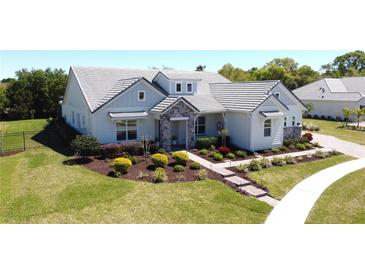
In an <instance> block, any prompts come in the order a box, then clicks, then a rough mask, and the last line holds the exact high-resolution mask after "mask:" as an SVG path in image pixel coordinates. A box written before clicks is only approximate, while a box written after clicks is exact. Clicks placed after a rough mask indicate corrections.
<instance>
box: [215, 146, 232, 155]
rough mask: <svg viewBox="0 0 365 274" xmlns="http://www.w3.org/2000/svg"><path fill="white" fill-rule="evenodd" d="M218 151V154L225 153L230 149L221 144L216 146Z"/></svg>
mask: <svg viewBox="0 0 365 274" xmlns="http://www.w3.org/2000/svg"><path fill="white" fill-rule="evenodd" d="M218 151H219V153H220V154H223V155H226V154H227V153H230V152H231V150H230V149H229V148H228V147H226V146H221V147H219V148H218Z"/></svg>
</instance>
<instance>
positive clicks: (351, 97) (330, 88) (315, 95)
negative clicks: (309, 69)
mask: <svg viewBox="0 0 365 274" xmlns="http://www.w3.org/2000/svg"><path fill="white" fill-rule="evenodd" d="M293 92H294V94H295V95H296V96H298V98H299V99H300V100H301V101H302V102H303V103H304V104H306V105H307V104H312V105H313V110H312V111H311V112H310V113H309V115H310V116H312V117H313V116H315V115H316V116H318V117H319V118H321V117H322V118H326V119H328V118H331V119H344V116H343V111H342V110H343V109H344V108H345V107H348V108H363V107H365V77H345V78H341V79H332V78H325V79H321V80H318V81H316V82H313V83H311V84H308V85H305V86H303V87H300V88H297V89H295V90H293Z"/></svg>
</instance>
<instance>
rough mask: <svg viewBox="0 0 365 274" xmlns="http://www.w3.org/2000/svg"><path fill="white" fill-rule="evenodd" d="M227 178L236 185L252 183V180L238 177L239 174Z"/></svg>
mask: <svg viewBox="0 0 365 274" xmlns="http://www.w3.org/2000/svg"><path fill="white" fill-rule="evenodd" d="M225 180H226V181H228V182H230V183H232V184H234V185H235V186H247V185H250V184H251V182H250V181H248V180H246V179H243V178H241V177H238V176H232V177H227V178H225Z"/></svg>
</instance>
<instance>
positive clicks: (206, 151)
mask: <svg viewBox="0 0 365 274" xmlns="http://www.w3.org/2000/svg"><path fill="white" fill-rule="evenodd" d="M199 154H200V155H207V154H208V150H207V149H205V148H203V149H201V150H199Z"/></svg>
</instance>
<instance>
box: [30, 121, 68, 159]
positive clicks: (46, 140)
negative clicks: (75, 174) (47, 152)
mask: <svg viewBox="0 0 365 274" xmlns="http://www.w3.org/2000/svg"><path fill="white" fill-rule="evenodd" d="M31 139H32V140H33V141H35V142H37V143H39V144H41V145H43V146H46V147H49V148H50V149H52V150H54V151H55V152H58V153H60V154H62V155H64V156H67V157H69V156H72V155H73V153H72V151H71V149H70V148H69V146H68V143H67V142H66V141H65V140H64V139H62V138H61V137H60V135H59V134H58V132H57V130H56V129H55V128H53V127H52V126H47V127H45V128H44V129H43V130H42V131H40V132H38V133H36V134H35V135H33V136H32V137H31Z"/></svg>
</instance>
